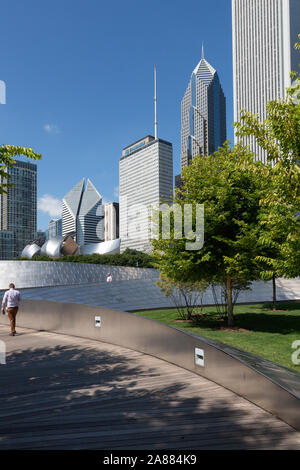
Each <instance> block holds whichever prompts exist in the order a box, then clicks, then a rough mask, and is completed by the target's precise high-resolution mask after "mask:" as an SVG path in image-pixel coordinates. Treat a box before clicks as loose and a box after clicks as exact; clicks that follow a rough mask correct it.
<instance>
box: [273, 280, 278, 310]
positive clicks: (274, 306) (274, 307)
mask: <svg viewBox="0 0 300 470" xmlns="http://www.w3.org/2000/svg"><path fill="white" fill-rule="evenodd" d="M272 283H273V312H275V311H276V307H277V305H276V276H275V274H273V277H272Z"/></svg>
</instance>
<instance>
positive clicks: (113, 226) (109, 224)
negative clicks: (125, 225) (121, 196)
mask: <svg viewBox="0 0 300 470" xmlns="http://www.w3.org/2000/svg"><path fill="white" fill-rule="evenodd" d="M104 232H105V241H106V242H107V241H110V240H116V238H119V203H118V202H109V203H108V204H105V206H104Z"/></svg>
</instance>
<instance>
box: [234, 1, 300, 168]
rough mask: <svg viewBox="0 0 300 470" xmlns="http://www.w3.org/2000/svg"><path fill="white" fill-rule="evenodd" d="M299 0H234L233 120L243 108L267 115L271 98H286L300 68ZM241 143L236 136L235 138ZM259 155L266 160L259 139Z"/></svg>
mask: <svg viewBox="0 0 300 470" xmlns="http://www.w3.org/2000/svg"><path fill="white" fill-rule="evenodd" d="M299 24H300V0H232V42H233V99H234V120H235V121H238V120H239V118H240V112H241V110H242V109H245V110H246V111H250V112H251V113H255V114H258V116H259V119H260V120H264V119H265V118H266V105H267V103H268V101H270V100H277V99H278V98H284V97H285V90H286V88H287V87H288V86H290V85H291V79H290V72H291V70H295V71H298V62H299V57H297V52H296V51H295V50H294V47H293V44H294V43H295V42H296V40H297V34H298V33H299V31H300V28H299ZM235 141H237V138H235ZM243 143H244V144H246V145H250V147H251V149H252V151H253V152H254V153H255V158H256V159H258V160H261V161H263V162H265V161H266V157H267V156H266V154H265V152H264V151H263V150H262V149H261V148H260V147H259V146H258V145H257V143H256V142H255V139H254V138H252V137H247V138H244V139H243Z"/></svg>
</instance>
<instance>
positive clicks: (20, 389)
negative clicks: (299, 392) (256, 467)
mask: <svg viewBox="0 0 300 470" xmlns="http://www.w3.org/2000/svg"><path fill="white" fill-rule="evenodd" d="M20 317H21V314H20ZM0 339H1V340H2V341H5V343H6V347H7V362H6V365H0V374H1V388H0V401H1V407H0V449H1V450H4V449H106V450H107V449H112V450H113V449H135V450H136V449H148V450H149V449H300V433H299V432H297V431H295V430H294V429H293V428H292V427H290V426H289V425H288V424H286V423H284V422H283V421H281V420H280V419H278V418H276V417H274V416H273V415H272V414H270V413H268V412H266V411H264V410H262V409H261V408H260V407H258V406H256V405H254V404H252V403H250V402H249V401H247V400H246V399H244V398H242V397H240V396H238V395H237V394H235V393H233V392H231V391H229V390H227V389H226V388H224V387H222V386H220V385H217V384H216V383H214V382H212V381H210V380H208V379H206V378H204V377H201V376H199V375H196V374H195V373H193V372H191V371H188V370H185V369H183V368H181V367H178V366H175V365H173V364H170V363H168V362H165V361H162V360H160V359H157V358H155V357H152V356H150V355H147V354H143V353H141V352H137V351H133V350H130V349H127V348H124V347H120V346H115V345H112V344H108V343H104V342H101V341H96V340H91V339H84V338H79V337H72V336H69V335H64V334H57V333H52V332H45V331H36V330H33V329H29V328H26V329H25V328H19V329H18V335H17V336H15V337H11V336H9V335H8V327H7V325H0Z"/></svg>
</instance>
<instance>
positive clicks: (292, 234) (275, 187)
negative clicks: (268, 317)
mask: <svg viewBox="0 0 300 470" xmlns="http://www.w3.org/2000/svg"><path fill="white" fill-rule="evenodd" d="M299 39H300V35H299ZM295 47H296V48H297V49H300V43H296V44H295ZM292 79H293V84H292V86H291V87H290V88H289V89H288V90H287V92H286V98H285V99H284V100H283V99H278V100H277V101H270V102H269V103H268V104H267V110H266V111H267V118H266V119H265V120H264V121H262V122H260V121H259V118H258V116H257V115H253V114H251V113H249V112H247V111H242V113H241V118H240V122H239V123H235V126H236V129H237V135H238V136H240V137H244V136H253V137H255V139H256V141H257V143H258V144H259V145H260V147H262V148H263V149H264V150H265V151H266V152H267V156H268V160H269V161H270V162H272V165H273V168H272V171H271V172H270V176H269V178H270V184H269V190H268V191H267V193H266V194H265V196H264V197H263V198H262V200H261V211H260V237H259V242H260V244H261V246H262V248H264V250H265V253H264V254H262V255H261V256H259V257H258V258H257V260H258V261H259V262H260V264H261V276H262V277H263V278H264V279H270V278H272V279H273V290H274V291H275V290H276V288H275V279H276V277H278V276H285V277H297V276H299V275H300V217H299V215H300V214H299V211H300V166H299V165H300V78H299V74H297V73H296V72H293V73H292ZM273 308H274V306H273Z"/></svg>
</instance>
